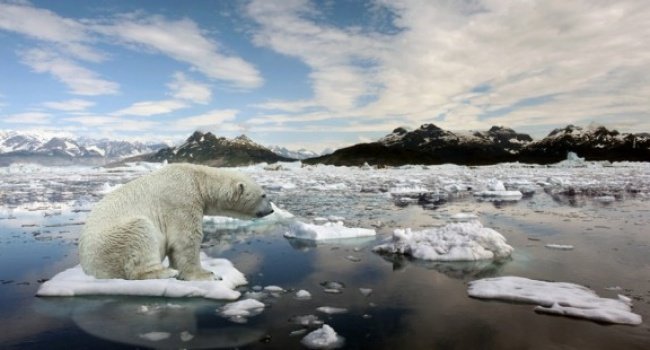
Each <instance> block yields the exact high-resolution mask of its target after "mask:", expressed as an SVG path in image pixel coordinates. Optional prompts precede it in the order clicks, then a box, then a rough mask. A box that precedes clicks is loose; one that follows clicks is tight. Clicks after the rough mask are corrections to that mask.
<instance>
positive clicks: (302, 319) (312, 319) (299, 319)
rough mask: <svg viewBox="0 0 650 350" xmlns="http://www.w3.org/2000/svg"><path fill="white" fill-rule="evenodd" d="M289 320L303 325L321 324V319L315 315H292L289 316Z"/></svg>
mask: <svg viewBox="0 0 650 350" xmlns="http://www.w3.org/2000/svg"><path fill="white" fill-rule="evenodd" d="M289 322H291V323H293V324H297V325H299V326H305V327H313V326H320V325H322V324H323V321H322V320H321V319H320V318H318V316H316V315H304V316H292V317H291V318H289Z"/></svg>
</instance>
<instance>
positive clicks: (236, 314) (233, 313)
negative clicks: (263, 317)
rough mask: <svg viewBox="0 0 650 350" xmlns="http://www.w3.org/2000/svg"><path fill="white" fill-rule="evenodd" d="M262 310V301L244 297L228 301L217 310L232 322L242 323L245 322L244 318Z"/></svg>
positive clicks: (257, 313)
mask: <svg viewBox="0 0 650 350" xmlns="http://www.w3.org/2000/svg"><path fill="white" fill-rule="evenodd" d="M262 311H264V303H262V302H261V301H259V300H255V299H244V300H240V301H236V302H234V303H228V304H226V305H224V306H222V307H221V308H220V309H218V311H217V312H218V313H219V315H221V316H223V317H226V318H229V319H230V320H231V321H233V322H238V323H243V322H246V318H248V317H252V316H256V315H259V314H260V313H262Z"/></svg>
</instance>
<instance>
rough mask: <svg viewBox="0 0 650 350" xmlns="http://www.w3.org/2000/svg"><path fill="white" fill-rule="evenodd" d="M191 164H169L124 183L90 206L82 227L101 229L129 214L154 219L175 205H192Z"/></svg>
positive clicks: (192, 177)
mask: <svg viewBox="0 0 650 350" xmlns="http://www.w3.org/2000/svg"><path fill="white" fill-rule="evenodd" d="M191 169H192V167H187V166H183V165H168V166H166V167H164V168H162V169H160V170H158V171H155V172H153V173H151V174H147V175H144V176H142V177H140V178H138V179H135V180H133V181H131V182H128V183H126V184H124V185H123V186H121V187H119V188H117V189H116V190H115V191H113V192H111V193H109V194H107V195H106V196H105V197H104V198H103V199H102V200H100V201H99V202H98V203H97V204H95V206H94V207H93V209H92V211H91V213H90V214H89V216H88V218H87V220H86V225H85V227H84V230H85V231H86V230H101V229H102V228H104V227H107V226H111V225H113V224H114V223H115V222H116V221H119V220H121V219H125V218H129V217H135V216H140V217H147V218H149V219H151V220H152V221H154V223H157V221H158V220H159V219H160V218H162V217H164V216H165V215H166V214H168V213H169V212H170V211H173V210H174V208H176V207H187V206H191V205H194V204H193V203H192V202H194V199H195V193H194V192H196V189H195V185H194V182H195V174H194V172H193V171H192V170H191Z"/></svg>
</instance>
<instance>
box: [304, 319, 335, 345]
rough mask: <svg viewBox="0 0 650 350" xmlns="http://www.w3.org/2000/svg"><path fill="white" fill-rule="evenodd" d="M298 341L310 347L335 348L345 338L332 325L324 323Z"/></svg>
mask: <svg viewBox="0 0 650 350" xmlns="http://www.w3.org/2000/svg"><path fill="white" fill-rule="evenodd" d="M300 342H301V343H302V345H304V346H306V347H308V348H310V349H336V348H340V347H342V346H343V344H344V342H345V339H344V338H343V337H341V336H339V335H338V334H337V333H336V332H335V331H334V329H332V327H330V326H328V325H326V324H324V325H323V327H321V328H319V329H317V330H315V331H313V332H311V333H309V334H307V335H306V336H305V337H304V338H302V340H301V341H300Z"/></svg>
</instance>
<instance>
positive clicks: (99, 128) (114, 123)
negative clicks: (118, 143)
mask: <svg viewBox="0 0 650 350" xmlns="http://www.w3.org/2000/svg"><path fill="white" fill-rule="evenodd" d="M63 120H64V121H67V122H72V123H76V124H79V125H80V128H83V129H85V130H93V131H94V132H99V133H108V134H111V133H113V132H115V131H142V130H150V129H152V128H157V127H159V126H160V123H159V122H156V121H149V120H132V119H126V118H119V117H114V116H97V115H83V116H75V117H67V118H63ZM77 130H79V127H77Z"/></svg>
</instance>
